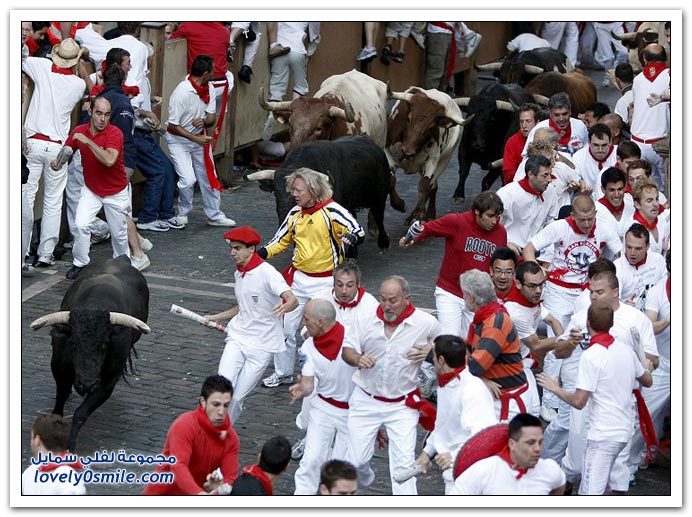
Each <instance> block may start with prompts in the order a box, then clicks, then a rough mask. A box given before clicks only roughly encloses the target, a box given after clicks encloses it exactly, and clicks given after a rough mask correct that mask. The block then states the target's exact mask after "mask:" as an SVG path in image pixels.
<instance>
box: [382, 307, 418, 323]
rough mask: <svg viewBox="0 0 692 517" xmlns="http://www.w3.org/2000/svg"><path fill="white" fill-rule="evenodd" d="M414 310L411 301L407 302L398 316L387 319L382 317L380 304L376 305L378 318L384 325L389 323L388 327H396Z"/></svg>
mask: <svg viewBox="0 0 692 517" xmlns="http://www.w3.org/2000/svg"><path fill="white" fill-rule="evenodd" d="M415 310H416V308H415V307H414V306H413V303H412V302H408V305H407V306H406V308H405V309H404V312H402V313H401V314H399V317H398V318H397V319H395V320H394V321H387V320H386V319H384V311H383V310H382V306H381V305H378V307H377V317H378V318H380V319H381V320H382V321H383V322H384V324H385V325H389V326H390V327H396V326H397V325H398V324H399V323H401V322H402V321H404V320H405V319H406V318H408V317H409V316H410V315H411V314H413V312H414V311H415Z"/></svg>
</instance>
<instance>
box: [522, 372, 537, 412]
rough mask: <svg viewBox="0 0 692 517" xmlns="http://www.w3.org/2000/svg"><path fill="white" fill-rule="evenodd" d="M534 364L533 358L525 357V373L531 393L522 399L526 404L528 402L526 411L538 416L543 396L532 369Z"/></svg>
mask: <svg viewBox="0 0 692 517" xmlns="http://www.w3.org/2000/svg"><path fill="white" fill-rule="evenodd" d="M532 364H533V359H524V374H525V375H526V381H527V382H528V383H529V390H528V392H527V393H530V395H529V396H528V397H527V398H524V397H522V400H523V401H524V404H526V412H527V413H529V414H530V415H533V416H535V417H538V414H539V413H540V411H541V398H540V397H539V396H538V385H537V384H536V377H535V376H534V374H533V371H532V370H531V365H532Z"/></svg>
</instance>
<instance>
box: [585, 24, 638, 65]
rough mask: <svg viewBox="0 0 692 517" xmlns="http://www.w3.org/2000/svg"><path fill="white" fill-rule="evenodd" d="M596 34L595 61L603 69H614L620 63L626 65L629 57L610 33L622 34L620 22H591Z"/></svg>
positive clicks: (622, 46)
mask: <svg viewBox="0 0 692 517" xmlns="http://www.w3.org/2000/svg"><path fill="white" fill-rule="evenodd" d="M591 23H592V25H593V28H594V31H595V32H596V55H595V57H596V61H597V62H598V63H599V64H600V65H601V66H602V67H603V68H604V69H605V70H610V69H611V68H615V67H616V66H617V65H619V64H620V63H627V60H628V59H629V55H628V53H627V49H626V48H625V46H624V45H623V44H622V43H621V42H620V41H618V40H616V39H615V38H614V37H613V36H612V35H611V32H614V33H615V34H624V33H625V30H624V29H623V28H622V23H621V22H610V23H599V22H591Z"/></svg>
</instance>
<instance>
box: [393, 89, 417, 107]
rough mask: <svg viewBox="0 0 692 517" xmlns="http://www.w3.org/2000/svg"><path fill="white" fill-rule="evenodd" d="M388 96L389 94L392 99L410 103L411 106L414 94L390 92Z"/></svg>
mask: <svg viewBox="0 0 692 517" xmlns="http://www.w3.org/2000/svg"><path fill="white" fill-rule="evenodd" d="M388 94H389V98H390V99H394V100H397V101H404V102H408V103H409V104H410V103H411V100H412V99H413V94H412V93H405V92H393V91H389V92H388Z"/></svg>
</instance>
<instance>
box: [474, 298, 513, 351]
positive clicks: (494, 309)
mask: <svg viewBox="0 0 692 517" xmlns="http://www.w3.org/2000/svg"><path fill="white" fill-rule="evenodd" d="M498 312H504V313H505V314H508V313H507V309H505V308H504V307H503V306H502V305H500V303H499V302H498V301H494V302H491V303H489V304H488V305H484V306H483V307H480V308H479V309H477V310H476V313H475V314H474V315H473V321H472V322H471V325H469V333H468V336H467V337H466V342H467V343H471V341H472V340H473V335H474V333H475V331H476V325H478V324H479V323H482V322H483V321H485V320H486V319H488V318H489V317H490V316H492V315H493V314H495V313H498Z"/></svg>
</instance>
